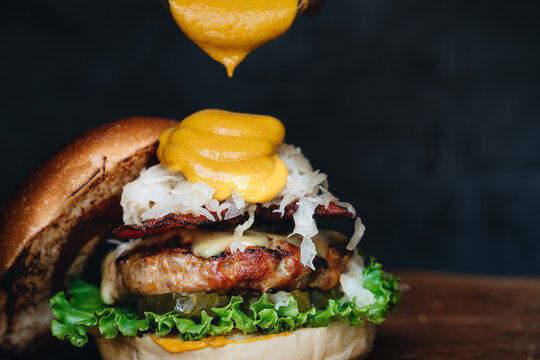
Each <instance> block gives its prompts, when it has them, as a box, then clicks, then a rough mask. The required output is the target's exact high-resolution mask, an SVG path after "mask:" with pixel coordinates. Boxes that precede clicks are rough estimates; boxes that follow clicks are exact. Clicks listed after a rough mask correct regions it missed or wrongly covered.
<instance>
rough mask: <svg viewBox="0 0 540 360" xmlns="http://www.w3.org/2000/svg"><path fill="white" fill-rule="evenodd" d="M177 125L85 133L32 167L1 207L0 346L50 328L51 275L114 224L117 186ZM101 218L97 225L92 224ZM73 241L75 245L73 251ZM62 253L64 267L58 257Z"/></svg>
mask: <svg viewBox="0 0 540 360" xmlns="http://www.w3.org/2000/svg"><path fill="white" fill-rule="evenodd" d="M175 125H177V122H176V121H173V120H167V119H159V118H148V117H133V118H128V119H124V120H121V121H118V122H114V123H110V124H106V125H103V126H100V127H98V128H95V129H93V130H90V131H87V132H86V133H84V134H83V135H81V136H80V137H78V138H77V139H75V140H74V141H72V142H71V143H69V144H68V145H67V146H65V147H64V148H63V149H62V150H60V152H58V153H57V154H56V155H54V156H53V157H52V158H51V159H50V160H48V161H47V162H45V163H44V164H43V165H41V166H39V167H38V168H36V169H35V170H34V171H33V172H32V173H31V174H30V175H29V176H28V177H27V178H26V179H25V180H24V181H23V183H21V185H20V186H19V187H18V188H17V190H16V191H15V192H14V194H13V195H12V196H11V197H10V198H9V200H8V201H7V203H6V204H5V205H4V206H3V208H2V209H1V210H0V279H1V283H0V284H1V288H0V345H2V346H3V347H6V348H11V349H15V350H17V349H22V348H24V347H25V346H26V343H27V342H28V341H30V340H33V339H35V338H36V336H38V335H42V334H43V332H44V327H46V329H48V327H49V323H48V321H49V320H50V314H49V313H50V311H49V312H48V313H47V314H48V315H47V316H46V319H45V318H43V315H42V314H41V313H42V312H43V311H45V310H44V309H45V308H46V309H48V305H47V303H48V298H49V297H50V295H51V294H52V292H53V291H55V290H57V289H53V288H54V285H55V284H56V285H57V284H58V281H60V282H61V281H63V279H61V280H58V279H56V280H54V279H53V275H54V277H58V276H60V277H63V276H65V273H66V271H67V269H68V267H69V266H71V262H73V261H74V260H75V258H77V256H78V255H79V253H80V250H81V249H82V248H83V247H84V246H85V245H87V243H88V242H89V241H90V240H95V239H96V236H98V235H99V236H101V237H102V236H104V232H105V230H107V231H109V230H110V229H103V228H105V227H107V226H109V227H110V226H112V225H113V224H112V222H114V221H116V220H113V219H112V216H111V215H110V214H111V212H112V211H113V210H111V209H114V211H115V212H116V214H118V211H119V210H118V209H119V205H118V199H119V196H120V194H121V190H122V187H123V186H124V185H125V184H126V183H127V182H129V181H131V180H133V179H134V178H135V177H136V176H138V173H139V172H140V170H141V169H142V168H144V167H146V166H147V165H148V164H149V163H151V162H153V161H155V148H156V144H157V140H158V137H159V135H160V133H161V132H162V131H164V130H166V129H168V128H170V127H173V126H175ZM100 217H101V218H103V219H102V220H103V221H102V224H103V225H102V226H101V229H99V225H98V226H96V223H92V220H93V219H101V218H100ZM81 224H84V225H85V226H81ZM90 225H93V226H90ZM99 236H98V237H99ZM68 240H69V241H68ZM71 242H73V243H75V242H77V244H74V247H72V248H70V246H68V243H71ZM94 242H95V241H94ZM87 250H91V249H87ZM66 256H68V258H67V262H68V264H67V265H66V264H62V261H61V260H62V259H61V258H62V257H66ZM64 262H66V259H64ZM79 265H80V264H79ZM59 268H61V269H60V271H59ZM53 280H54V281H53ZM23 315H24V316H23ZM32 315H34V316H35V317H36V323H32V322H33V318H32V317H30V318H29V316H32ZM39 318H41V319H42V320H43V321H40V320H39ZM21 319H24V321H21ZM45 325H46V326H45ZM14 333H17V334H16V336H13V334H14Z"/></svg>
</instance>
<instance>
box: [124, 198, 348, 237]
mask: <svg viewBox="0 0 540 360" xmlns="http://www.w3.org/2000/svg"><path fill="white" fill-rule="evenodd" d="M277 208H278V206H277V205H273V206H270V207H268V208H264V207H262V206H261V205H259V206H258V207H257V211H256V212H255V215H256V216H257V217H258V218H261V219H265V220H272V221H280V220H291V219H292V218H293V215H294V213H295V212H296V211H297V210H298V204H297V202H293V203H291V204H289V205H287V207H285V211H284V213H283V216H282V215H281V214H280V213H277V212H274V210H276V209H277ZM225 212H226V210H225V211H224V212H223V213H222V217H223V216H224V215H225ZM212 215H213V216H214V218H215V220H214V221H212V220H209V219H208V218H207V217H206V216H203V215H199V216H196V215H192V214H168V215H165V216H163V217H161V218H159V219H152V220H149V221H148V222H146V223H145V224H143V225H123V226H120V227H119V228H117V229H115V230H114V231H113V233H114V235H115V236H116V237H117V238H118V239H123V240H127V239H137V238H140V237H143V236H147V235H154V234H161V233H163V232H165V231H168V230H170V229H177V228H184V229H196V228H198V227H201V226H205V225H209V224H215V223H216V222H223V223H227V224H240V223H242V222H244V221H246V220H247V218H248V215H247V214H246V213H244V214H242V215H240V216H237V217H234V218H231V219H227V220H219V219H218V217H217V214H216V213H212ZM314 217H317V218H325V219H338V218H346V219H351V220H354V219H355V218H356V215H355V214H353V213H351V212H350V211H348V210H347V209H345V208H342V207H341V206H339V205H337V204H335V203H333V202H332V203H330V204H328V207H325V206H324V205H319V206H317V208H316V209H315V215H314Z"/></svg>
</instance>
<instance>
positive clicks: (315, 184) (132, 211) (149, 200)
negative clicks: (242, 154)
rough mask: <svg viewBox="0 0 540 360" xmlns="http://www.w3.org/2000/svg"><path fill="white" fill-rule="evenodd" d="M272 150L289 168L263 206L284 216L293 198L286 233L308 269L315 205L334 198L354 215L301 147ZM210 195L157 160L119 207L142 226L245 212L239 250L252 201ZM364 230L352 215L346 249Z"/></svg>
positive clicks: (235, 245)
mask: <svg viewBox="0 0 540 360" xmlns="http://www.w3.org/2000/svg"><path fill="white" fill-rule="evenodd" d="M277 154H278V156H279V158H280V159H281V160H283V162H284V163H285V165H286V166H287V169H288V171H289V174H288V177H287V183H286V185H285V187H284V188H283V190H281V191H280V192H279V194H278V195H277V196H276V197H275V198H274V199H273V200H271V201H269V202H267V203H264V204H262V206H263V207H270V206H273V205H277V206H278V208H277V209H276V210H275V212H276V213H280V214H282V215H283V213H284V211H285V208H286V206H287V205H289V204H291V203H293V202H294V201H298V210H297V211H296V212H295V214H294V216H293V220H294V224H295V228H294V231H293V233H292V234H291V235H294V234H298V235H300V236H301V237H302V239H303V240H302V244H301V246H300V250H301V261H302V264H304V265H305V266H308V267H310V268H312V269H313V268H314V266H313V259H314V258H315V256H316V251H315V245H314V244H313V241H312V238H313V236H315V235H317V233H318V232H319V230H318V228H317V223H316V221H315V220H314V219H313V214H314V213H315V209H316V208H317V206H319V205H323V206H325V207H327V206H328V205H329V204H330V203H331V202H334V203H336V204H337V205H339V206H342V207H344V208H346V209H347V210H348V211H350V212H351V213H353V214H356V212H355V209H354V207H353V206H352V205H351V204H349V203H345V202H340V201H339V199H338V198H337V197H335V196H334V195H333V194H332V193H331V192H330V191H328V181H327V176H326V174H323V173H321V172H319V170H316V171H314V170H313V168H312V166H311V164H310V162H309V160H308V159H307V158H306V157H305V156H304V155H303V154H302V150H301V149H300V148H298V147H295V146H293V145H288V144H282V145H280V146H279V147H278V149H277ZM214 193H215V189H214V188H212V187H211V186H210V185H208V184H206V183H204V182H202V181H199V182H197V183H194V184H192V183H190V182H189V181H188V180H187V179H186V178H185V177H184V176H183V175H182V174H181V173H180V172H172V171H170V170H168V169H167V168H165V167H164V166H163V165H161V164H158V165H155V166H152V167H150V168H148V169H146V170H143V171H142V172H141V175H140V176H139V178H138V179H136V180H135V181H132V182H130V183H129V184H127V185H126V186H125V187H124V190H123V192H122V199H121V202H120V204H121V205H122V208H123V211H124V223H125V224H134V225H142V224H143V223H144V222H145V221H147V220H151V219H156V218H160V217H163V216H165V215H168V214H170V213H175V214H182V213H183V214H193V215H196V216H199V215H203V216H205V217H206V218H207V219H209V220H212V221H215V220H216V219H215V218H214V216H213V215H212V213H215V214H217V217H218V220H222V218H223V219H224V220H228V219H231V218H234V217H236V216H238V215H241V214H244V213H248V214H249V218H248V220H246V221H245V222H244V223H243V224H240V225H238V226H237V227H236V229H235V231H234V235H235V238H234V241H233V243H232V245H231V251H244V249H245V246H242V245H241V243H240V242H239V239H240V238H241V236H242V234H243V232H244V231H246V230H248V229H249V228H250V227H251V226H252V225H253V222H254V220H255V209H256V204H253V203H250V202H247V201H245V200H244V199H243V198H242V196H241V195H240V194H239V193H238V192H237V191H236V190H233V192H232V196H231V197H229V198H228V199H226V200H225V201H223V202H221V203H220V202H219V201H217V200H216V199H214V198H213V197H212V196H213V195H214ZM222 213H224V215H223V214H222ZM364 230H365V227H364V225H363V224H362V222H361V221H360V219H357V221H356V223H355V232H354V235H353V237H352V238H351V241H350V243H349V245H348V247H347V248H348V249H349V250H352V249H354V248H355V247H356V245H357V244H358V242H359V241H360V238H361V237H362V235H363V233H364Z"/></svg>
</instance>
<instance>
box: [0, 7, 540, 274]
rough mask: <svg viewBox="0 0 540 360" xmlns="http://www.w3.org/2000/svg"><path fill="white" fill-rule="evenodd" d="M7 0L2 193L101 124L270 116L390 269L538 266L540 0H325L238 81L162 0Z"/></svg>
mask: <svg viewBox="0 0 540 360" xmlns="http://www.w3.org/2000/svg"><path fill="white" fill-rule="evenodd" d="M0 8H1V12H0V20H1V21H0V39H1V48H2V50H1V55H0V84H1V94H0V95H1V97H0V119H1V122H2V131H0V152H1V154H3V157H2V165H3V170H2V175H3V176H2V177H1V179H2V180H1V185H2V186H1V187H0V201H4V200H5V199H6V198H7V196H8V195H9V193H10V192H11V191H12V190H13V188H14V187H15V186H16V184H17V183H18V182H19V181H20V180H21V179H22V178H23V176H24V175H25V174H26V173H27V172H28V171H29V170H30V169H31V168H32V167H33V166H35V165H36V164H38V163H39V162H41V161H42V160H44V159H45V158H47V157H48V156H50V155H51V154H52V153H53V152H54V151H56V150H58V149H59V148H60V147H61V146H62V144H64V143H66V142H67V141H68V140H69V139H70V138H72V137H73V136H75V135H76V134H78V133H80V132H81V131H82V130H84V129H86V128H88V127H91V126H95V125H98V124H102V123H105V122H108V121H113V120H116V119H119V118H122V117H125V116H131V115H154V116H164V117H171V118H177V119H181V118H183V117H185V116H187V115H189V114H190V113H192V112H194V111H196V110H199V109H203V108H207V107H218V108H224V109H228V110H234V111H243V112H254V113H266V114H272V115H275V116H277V117H278V118H280V119H281V120H282V121H283V122H284V123H285V124H286V126H287V129H288V133H287V139H286V140H287V141H288V142H290V143H294V144H296V145H299V146H301V147H302V149H303V150H304V152H305V153H306V154H307V155H308V156H309V157H310V158H311V159H312V162H313V164H314V165H315V167H317V168H320V169H322V170H323V171H324V172H326V173H328V174H330V183H331V190H333V192H334V193H335V194H336V195H338V196H340V197H341V198H342V199H343V200H347V201H350V202H352V203H353V204H355V205H356V207H357V210H358V212H359V214H360V215H361V216H362V218H363V219H364V221H365V223H366V225H367V228H368V230H367V233H366V236H365V238H364V239H363V241H362V246H363V248H364V249H365V250H367V251H368V252H370V253H372V254H374V255H375V256H377V257H378V258H379V259H380V260H381V261H382V262H383V263H384V264H385V265H387V266H389V267H394V268H423V269H441V270H452V271H460V272H479V273H499V274H501V273H503V274H536V275H539V274H540V235H539V233H540V232H539V231H540V230H539V221H540V141H539V140H540V70H539V65H540V37H539V36H540V2H538V1H529V2H522V1H507V0H506V1H494V0H492V1H464V0H459V1H458V0H454V1H428V0H421V1H420V0H419V1H412V0H408V1H389V0H376V1H374V0H342V1H338V0H327V4H326V7H325V9H324V11H323V12H322V13H321V14H320V15H319V16H317V17H316V18H301V19H299V20H298V21H297V22H296V23H295V24H294V25H293V28H292V29H291V30H290V31H289V32H288V33H287V34H286V35H285V36H283V37H282V38H280V39H278V40H276V41H274V42H272V43H270V44H268V45H266V46H264V47H263V48H261V49H259V50H257V51H255V52H254V53H253V54H251V55H250V56H249V57H248V58H247V59H246V61H245V62H244V63H242V64H241V65H240V66H239V68H238V69H237V71H236V74H235V76H234V78H233V79H228V78H227V77H226V74H225V70H224V69H223V68H222V67H221V65H219V64H218V63H215V62H214V61H213V60H211V59H210V58H209V57H207V56H206V55H205V54H204V53H203V52H202V51H200V50H199V49H198V48H197V47H196V46H195V45H194V44H192V43H191V42H190V41H189V40H188V39H186V38H185V36H183V34H182V33H181V32H180V30H179V29H178V28H177V27H176V25H175V24H174V22H173V21H172V20H171V19H170V18H169V17H168V15H167V13H166V12H165V11H164V10H163V9H161V8H160V7H159V5H158V3H157V1H155V0H147V1H133V0H131V1H130V0H112V1H110V0H108V1H106V0H78V1H67V0H55V1H37V0H29V1H3V2H2V4H1V5H0ZM341 225H342V224H340V226H341Z"/></svg>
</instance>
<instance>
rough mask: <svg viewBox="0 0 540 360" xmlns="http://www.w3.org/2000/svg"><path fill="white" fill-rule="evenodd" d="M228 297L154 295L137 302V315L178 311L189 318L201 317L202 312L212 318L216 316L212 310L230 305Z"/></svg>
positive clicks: (177, 293) (196, 294)
mask: <svg viewBox="0 0 540 360" xmlns="http://www.w3.org/2000/svg"><path fill="white" fill-rule="evenodd" d="M229 299H230V298H229V297H228V296H227V295H218V294H206V293H195V294H185V293H179V292H175V293H169V294H160V295H152V296H147V297H145V298H142V299H141V300H139V301H138V302H137V313H138V314H139V317H144V313H145V312H147V311H148V312H153V313H156V314H161V315H162V314H166V313H168V312H171V311H175V310H176V311H178V312H179V313H180V314H181V315H183V316H185V317H187V318H193V317H199V316H201V313H202V311H203V310H204V311H206V313H207V314H208V315H210V316H215V315H216V314H215V313H214V312H213V311H212V308H215V307H223V306H226V305H227V304H228V303H229Z"/></svg>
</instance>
